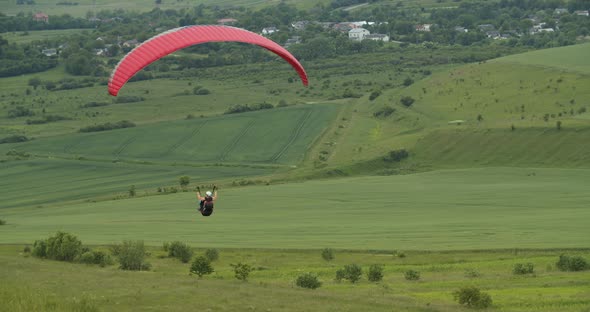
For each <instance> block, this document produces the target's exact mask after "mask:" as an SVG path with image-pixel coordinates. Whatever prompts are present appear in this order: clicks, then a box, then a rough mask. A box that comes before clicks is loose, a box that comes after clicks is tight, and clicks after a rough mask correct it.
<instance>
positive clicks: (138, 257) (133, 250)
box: [111, 241, 150, 271]
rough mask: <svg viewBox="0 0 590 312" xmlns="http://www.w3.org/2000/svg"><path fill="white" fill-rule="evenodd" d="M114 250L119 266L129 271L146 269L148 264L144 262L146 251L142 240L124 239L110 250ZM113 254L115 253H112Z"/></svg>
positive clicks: (148, 266)
mask: <svg viewBox="0 0 590 312" xmlns="http://www.w3.org/2000/svg"><path fill="white" fill-rule="evenodd" d="M113 249H115V250H116V257H117V258H118V260H119V264H120V266H119V268H120V269H122V270H130V271H147V270H149V268H150V264H149V263H147V262H145V258H146V257H147V252H146V250H145V246H144V244H143V241H124V242H123V244H121V245H119V246H118V247H116V248H112V249H111V250H113ZM113 254H115V253H113Z"/></svg>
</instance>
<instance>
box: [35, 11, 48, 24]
mask: <svg viewBox="0 0 590 312" xmlns="http://www.w3.org/2000/svg"><path fill="white" fill-rule="evenodd" d="M33 20H34V21H35V22H43V23H49V15H47V14H45V13H37V14H35V15H33Z"/></svg>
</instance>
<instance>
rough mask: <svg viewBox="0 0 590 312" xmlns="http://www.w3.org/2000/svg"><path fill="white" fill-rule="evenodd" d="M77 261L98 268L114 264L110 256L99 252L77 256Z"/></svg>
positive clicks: (89, 252) (88, 252) (87, 252)
mask: <svg viewBox="0 0 590 312" xmlns="http://www.w3.org/2000/svg"><path fill="white" fill-rule="evenodd" d="M77 261H78V262H80V263H85V264H98V265H99V266H100V267H105V266H107V265H112V264H113V263H114V262H113V259H112V258H111V256H110V255H109V254H107V253H106V252H104V251H101V250H94V251H86V252H84V253H82V254H80V255H79V256H78V258H77Z"/></svg>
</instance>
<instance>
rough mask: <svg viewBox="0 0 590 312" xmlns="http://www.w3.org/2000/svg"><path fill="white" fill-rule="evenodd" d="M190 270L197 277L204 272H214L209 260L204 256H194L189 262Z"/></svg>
mask: <svg viewBox="0 0 590 312" xmlns="http://www.w3.org/2000/svg"><path fill="white" fill-rule="evenodd" d="M190 272H191V273H192V274H196V275H198V276H199V277H202V276H203V275H206V274H211V273H213V272H214V270H213V267H212V266H211V261H209V259H207V258H206V257H204V256H199V257H196V258H195V260H193V263H192V264H191V268H190Z"/></svg>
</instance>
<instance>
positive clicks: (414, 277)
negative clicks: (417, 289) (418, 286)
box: [404, 270, 420, 281]
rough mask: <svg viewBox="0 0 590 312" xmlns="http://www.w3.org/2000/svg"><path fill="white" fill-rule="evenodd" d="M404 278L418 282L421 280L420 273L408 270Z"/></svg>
mask: <svg viewBox="0 0 590 312" xmlns="http://www.w3.org/2000/svg"><path fill="white" fill-rule="evenodd" d="M404 277H405V278H406V280H408V281H417V280H419V279H420V272H418V271H414V270H407V271H406V273H404Z"/></svg>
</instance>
